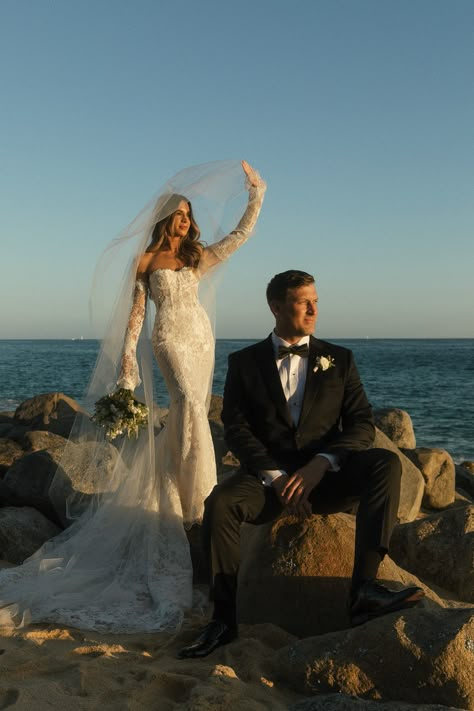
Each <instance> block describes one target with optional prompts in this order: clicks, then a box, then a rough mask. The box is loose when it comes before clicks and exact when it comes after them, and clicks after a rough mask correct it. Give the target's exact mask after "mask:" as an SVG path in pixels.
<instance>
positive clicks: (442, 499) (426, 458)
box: [404, 447, 455, 509]
mask: <svg viewBox="0 0 474 711" xmlns="http://www.w3.org/2000/svg"><path fill="white" fill-rule="evenodd" d="M404 454H405V455H406V456H407V457H408V459H410V461H411V462H413V464H414V465H415V466H416V467H417V469H419V470H420V471H421V474H422V476H423V479H424V480H425V492H424V494H423V501H422V505H423V506H425V507H426V508H429V509H444V508H446V506H449V505H450V504H452V503H453V501H454V491H455V467H454V462H453V460H452V458H451V456H450V455H449V454H448V452H446V451H445V450H444V449H430V448H428V447H418V448H417V449H411V450H405V451H404Z"/></svg>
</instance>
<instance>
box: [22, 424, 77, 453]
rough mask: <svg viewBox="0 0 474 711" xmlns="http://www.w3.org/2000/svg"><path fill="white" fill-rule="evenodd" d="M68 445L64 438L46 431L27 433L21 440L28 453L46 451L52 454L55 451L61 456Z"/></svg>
mask: <svg viewBox="0 0 474 711" xmlns="http://www.w3.org/2000/svg"><path fill="white" fill-rule="evenodd" d="M66 443H67V440H66V439H65V438H64V437H61V436H60V435H57V434H54V433H53V432H48V431H45V430H32V431H31V432H26V433H25V434H24V435H23V437H22V438H21V444H22V446H23V447H24V449H25V451H26V452H28V453H30V452H39V451H40V450H42V449H46V450H48V452H50V453H51V452H53V451H55V452H58V453H59V454H60V455H61V454H62V453H63V451H64V447H65V446H66Z"/></svg>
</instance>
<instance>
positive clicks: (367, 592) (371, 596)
mask: <svg viewBox="0 0 474 711" xmlns="http://www.w3.org/2000/svg"><path fill="white" fill-rule="evenodd" d="M424 595H425V593H424V591H423V590H422V589H421V588H417V587H416V586H413V587H409V588H403V589H402V590H390V589H389V588H386V587H385V586H384V585H381V584H380V583H377V582H375V580H366V581H365V582H363V583H362V585H360V586H359V587H358V588H357V590H356V591H355V593H354V594H353V595H352V596H351V600H350V606H349V615H350V618H351V624H352V625H353V626H356V625H362V624H363V623H364V622H367V621H368V620H371V619H373V618H374V617H379V616H380V615H386V614H388V613H389V612H395V611H396V610H403V609H405V608H408V607H413V606H414V605H416V604H417V603H418V602H419V601H420V600H421V598H422V597H424Z"/></svg>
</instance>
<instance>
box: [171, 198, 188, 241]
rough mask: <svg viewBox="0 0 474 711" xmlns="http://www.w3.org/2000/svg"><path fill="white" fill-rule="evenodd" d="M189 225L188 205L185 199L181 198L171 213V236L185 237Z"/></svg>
mask: <svg viewBox="0 0 474 711" xmlns="http://www.w3.org/2000/svg"><path fill="white" fill-rule="evenodd" d="M190 226H191V220H190V218H189V205H188V203H187V202H186V200H181V202H180V203H179V205H178V209H177V210H176V212H175V213H173V220H172V222H171V227H170V233H171V236H172V237H186V235H187V234H188V232H189V228H190Z"/></svg>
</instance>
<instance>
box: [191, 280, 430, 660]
mask: <svg viewBox="0 0 474 711" xmlns="http://www.w3.org/2000/svg"><path fill="white" fill-rule="evenodd" d="M267 301H268V304H269V307H270V309H271V312H272V314H273V316H274V317H275V328H274V330H273V333H271V335H270V336H269V337H268V338H267V339H266V340H264V341H261V342H259V343H256V344H255V345H252V346H249V347H248V348H244V349H243V350H241V351H238V352H236V353H233V354H232V355H231V356H230V357H229V369H228V373H227V380H226V384H225V391H224V406H223V411H222V420H223V422H224V428H225V438H226V442H227V444H228V445H229V448H230V449H231V451H232V452H233V453H234V454H235V455H236V456H237V457H238V459H239V461H240V465H241V466H240V470H239V471H238V472H237V473H236V474H235V475H233V476H231V477H230V478H228V479H226V480H225V481H224V482H222V483H221V484H218V485H217V486H216V487H215V488H214V489H213V491H212V493H211V494H210V496H209V497H208V498H207V500H206V504H205V513H204V520H203V525H202V533H203V540H204V550H205V551H206V553H207V555H208V559H209V566H210V571H211V599H212V600H213V601H214V613H213V618H212V620H211V622H210V623H209V624H208V625H207V626H206V627H205V628H204V630H203V631H202V633H201V634H200V635H199V637H198V638H197V639H196V641H195V642H194V643H192V644H191V645H189V646H187V647H185V648H184V649H182V650H180V652H179V653H178V656H179V657H181V658H189V657H204V656H206V655H207V654H209V653H210V652H212V650H213V649H215V648H216V647H218V646H220V645H222V644H226V643H227V642H230V641H231V640H232V639H234V638H235V637H236V636H237V619H236V593H237V574H238V569H239V563H240V527H241V524H242V523H244V522H245V523H252V524H262V523H266V522H268V521H272V520H274V519H276V518H277V517H278V516H280V515H281V514H282V513H286V514H290V515H291V514H292V515H296V516H299V517H303V518H306V517H308V516H311V515H312V514H329V513H336V512H339V511H347V510H348V509H349V508H350V507H351V506H352V505H353V504H354V502H355V501H357V502H358V503H359V506H358V511H357V517H356V535H355V555H354V568H353V575H352V583H351V592H350V599H349V614H350V619H351V623H352V624H353V625H357V624H361V623H363V622H366V621H367V620H369V619H371V618H373V617H377V616H378V615H383V614H385V613H388V612H392V611H395V610H399V609H402V608H405V607H411V606H412V605H414V604H416V603H417V601H418V600H420V598H421V597H423V595H424V593H423V591H422V590H421V589H420V588H417V587H408V588H404V589H402V590H398V591H393V590H389V589H388V588H386V587H384V586H382V585H381V584H379V583H377V582H376V580H375V579H376V577H377V570H378V568H379V565H380V563H381V561H382V559H383V557H384V555H385V554H386V552H387V551H388V547H389V542H390V537H391V534H392V530H393V527H394V525H395V523H396V521H397V510H398V503H399V498H400V477H401V464H400V460H399V458H398V456H397V455H396V454H394V453H393V452H390V451H388V450H385V449H370V447H371V445H372V442H373V440H374V434H375V427H374V422H373V416H372V411H371V408H370V405H369V402H368V400H367V397H366V394H365V392H364V388H363V386H362V383H361V381H360V377H359V374H358V372H357V368H356V366H355V363H354V358H353V355H352V352H351V351H350V350H348V349H346V348H343V347H341V346H337V345H334V344H332V343H328V342H327V341H321V340H319V339H317V338H313V336H312V335H311V334H312V333H313V331H314V329H315V326H316V320H317V316H318V296H317V293H316V287H315V283H314V278H313V277H312V276H311V275H310V274H307V273H306V272H302V271H297V270H290V271H286V272H283V273H282V274H277V275H276V276H275V277H273V279H272V280H271V281H270V283H269V284H268V287H267Z"/></svg>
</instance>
